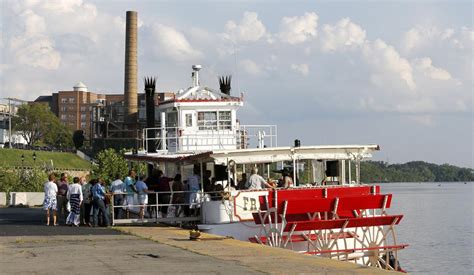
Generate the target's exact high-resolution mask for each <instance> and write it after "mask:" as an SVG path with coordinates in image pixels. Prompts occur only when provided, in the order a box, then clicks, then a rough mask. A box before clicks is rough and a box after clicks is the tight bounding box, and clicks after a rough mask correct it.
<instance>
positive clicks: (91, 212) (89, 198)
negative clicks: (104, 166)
mask: <svg viewBox="0 0 474 275" xmlns="http://www.w3.org/2000/svg"><path fill="white" fill-rule="evenodd" d="M107 198H108V196H107V192H106V189H105V186H104V181H103V180H101V179H91V180H90V181H89V182H86V179H85V177H74V178H73V180H72V183H71V184H69V182H68V175H67V174H66V173H62V174H61V177H60V179H59V180H56V176H55V175H54V174H53V173H52V174H50V175H49V176H48V181H47V182H46V183H45V184H44V202H43V209H44V210H45V211H46V225H48V226H49V225H53V226H57V225H59V224H65V225H70V226H79V225H81V224H82V225H87V226H98V225H99V224H102V225H104V226H108V225H109V216H108V211H107V205H108V200H107ZM51 216H52V217H53V221H52V223H51ZM91 216H92V220H91Z"/></svg>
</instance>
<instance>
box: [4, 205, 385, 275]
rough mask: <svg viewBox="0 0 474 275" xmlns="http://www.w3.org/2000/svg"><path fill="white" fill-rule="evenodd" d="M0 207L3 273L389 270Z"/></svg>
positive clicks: (162, 228) (219, 239) (165, 230)
mask: <svg viewBox="0 0 474 275" xmlns="http://www.w3.org/2000/svg"><path fill="white" fill-rule="evenodd" d="M42 218H43V213H42V211H41V210H40V209H31V208H30V209H28V208H25V209H15V208H0V273H2V274H11V273H40V274H43V273H173V274H177V273H178V274H183V273H193V274H194V273H205V274H210V273H212V274H221V273H225V274H257V273H271V274H298V273H317V274H327V273H331V274H332V273H336V274H346V273H347V274H352V273H368V274H377V273H385V271H382V270H378V269H373V268H366V267H362V266H358V265H355V264H351V263H344V262H338V261H333V260H329V259H324V258H317V257H313V256H308V255H301V254H297V253H294V252H291V251H288V250H284V249H279V248H271V247H266V246H261V245H256V244H252V243H249V242H242V241H238V240H234V239H230V238H225V237H222V236H216V235H210V234H202V236H201V238H202V240H200V241H190V240H189V231H188V230H184V229H180V228H174V227H165V226H143V227H142V226H130V227H117V228H114V229H110V228H88V227H80V228H74V227H66V226H58V227H48V226H45V225H42V222H41V221H42V220H41V219H42Z"/></svg>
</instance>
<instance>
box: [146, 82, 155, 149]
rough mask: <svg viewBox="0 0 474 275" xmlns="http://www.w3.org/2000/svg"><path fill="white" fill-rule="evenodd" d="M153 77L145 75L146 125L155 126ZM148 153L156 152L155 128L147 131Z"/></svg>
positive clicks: (148, 126)
mask: <svg viewBox="0 0 474 275" xmlns="http://www.w3.org/2000/svg"><path fill="white" fill-rule="evenodd" d="M155 84H156V78H155V77H145V104H146V105H145V106H146V127H147V128H155ZM147 137H148V139H149V140H148V141H147V143H148V153H156V143H155V140H154V138H155V137H156V135H155V130H148V131H147Z"/></svg>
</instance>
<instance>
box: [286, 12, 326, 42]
mask: <svg viewBox="0 0 474 275" xmlns="http://www.w3.org/2000/svg"><path fill="white" fill-rule="evenodd" d="M317 27H318V15H316V13H314V12H311V13H308V12H307V13H305V14H304V15H303V16H294V17H283V19H282V20H281V23H280V32H279V33H278V37H279V38H280V40H281V41H283V42H286V43H289V44H299V43H303V42H305V41H307V40H309V39H311V38H312V37H315V36H316V35H317Z"/></svg>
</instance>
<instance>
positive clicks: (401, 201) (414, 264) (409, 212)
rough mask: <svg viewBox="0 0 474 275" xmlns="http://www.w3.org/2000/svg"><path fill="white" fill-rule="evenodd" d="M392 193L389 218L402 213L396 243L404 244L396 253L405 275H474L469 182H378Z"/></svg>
mask: <svg viewBox="0 0 474 275" xmlns="http://www.w3.org/2000/svg"><path fill="white" fill-rule="evenodd" d="M380 186H381V189H382V193H385V194H393V199H392V207H391V208H390V209H389V211H388V212H389V214H403V215H404V217H403V219H402V221H401V222H400V224H399V225H398V226H397V228H396V230H397V236H398V243H407V244H409V245H410V246H409V247H407V248H406V249H404V250H402V251H401V252H400V253H399V260H400V264H401V266H402V267H403V268H404V269H405V270H406V271H408V272H410V273H414V274H416V273H429V274H448V273H451V274H474V260H473V259H474V258H473V250H474V236H473V209H474V203H473V195H474V193H473V187H474V183H472V182H468V183H467V184H464V182H462V183H384V184H380Z"/></svg>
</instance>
